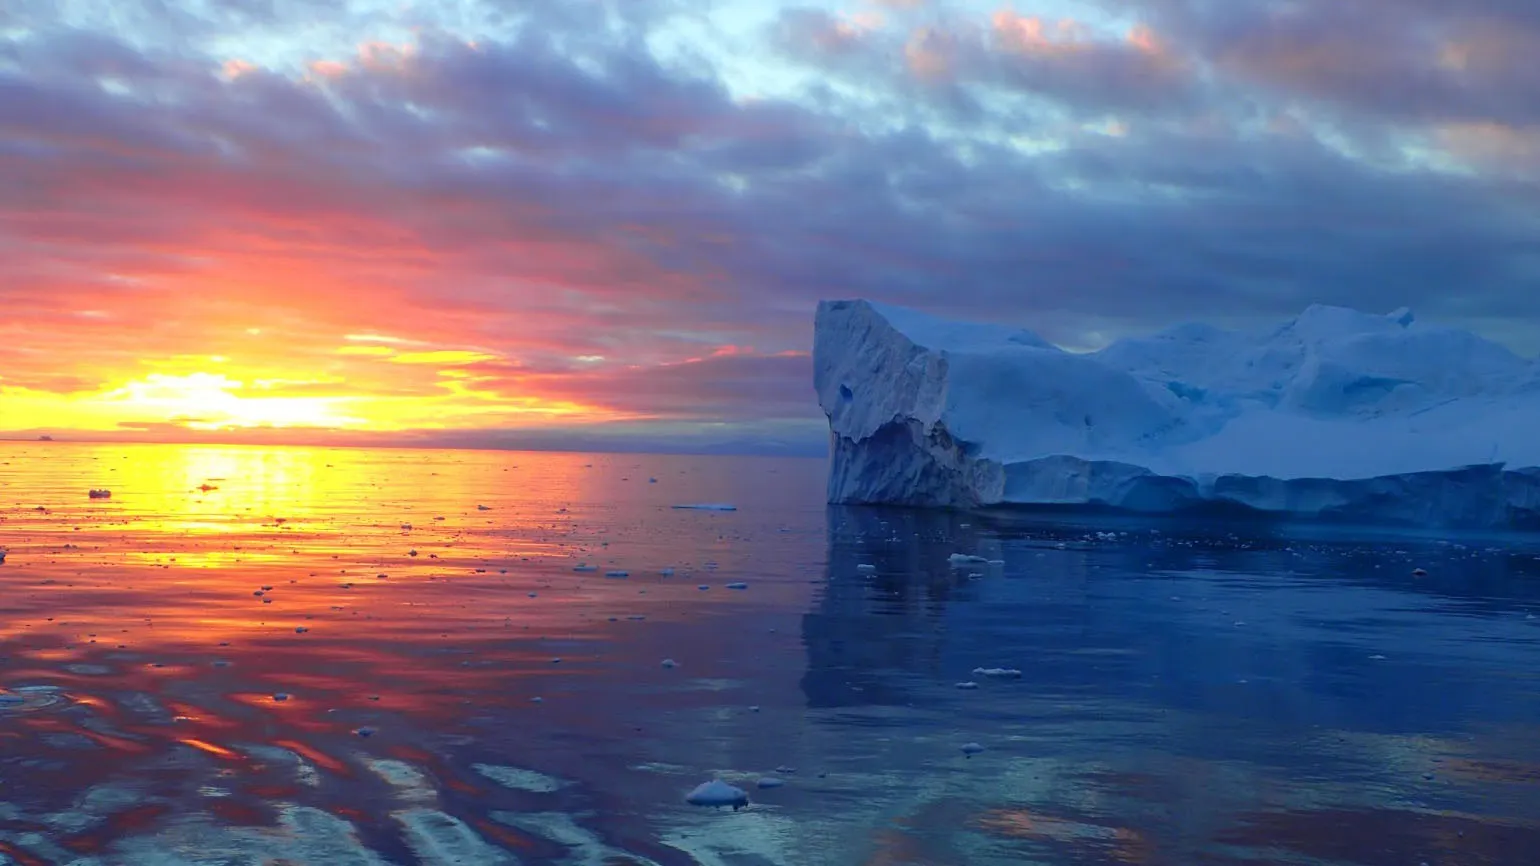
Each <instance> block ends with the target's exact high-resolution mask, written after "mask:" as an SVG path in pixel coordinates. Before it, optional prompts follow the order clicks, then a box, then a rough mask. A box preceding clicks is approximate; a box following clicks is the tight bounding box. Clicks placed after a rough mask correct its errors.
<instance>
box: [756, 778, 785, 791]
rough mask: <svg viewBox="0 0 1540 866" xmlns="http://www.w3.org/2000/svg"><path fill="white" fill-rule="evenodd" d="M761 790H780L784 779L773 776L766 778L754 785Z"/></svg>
mask: <svg viewBox="0 0 1540 866" xmlns="http://www.w3.org/2000/svg"><path fill="white" fill-rule="evenodd" d="M754 784H755V785H757V786H759V787H761V788H780V787H783V786H784V785H785V784H786V780H785V779H777V778H775V777H774V776H766V777H765V778H763V779H760V780H759V781H758V782H755V783H754Z"/></svg>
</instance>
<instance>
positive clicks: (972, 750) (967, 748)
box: [962, 743, 984, 758]
mask: <svg viewBox="0 0 1540 866" xmlns="http://www.w3.org/2000/svg"><path fill="white" fill-rule="evenodd" d="M982 751H984V747H983V746H981V745H979V744H978V743H963V745H962V753H963V754H964V755H966V756H967V757H970V758H971V757H973V756H974V755H977V754H978V753H979V752H982Z"/></svg>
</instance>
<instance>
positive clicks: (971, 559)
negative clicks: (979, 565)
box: [946, 553, 989, 566]
mask: <svg viewBox="0 0 1540 866" xmlns="http://www.w3.org/2000/svg"><path fill="white" fill-rule="evenodd" d="M946 561H947V562H949V563H951V564H952V565H954V566H963V565H970V564H972V563H976V562H988V561H989V560H987V559H985V558H984V557H982V556H973V555H972V554H968V553H954V554H952V555H951V556H948V557H947V558H946Z"/></svg>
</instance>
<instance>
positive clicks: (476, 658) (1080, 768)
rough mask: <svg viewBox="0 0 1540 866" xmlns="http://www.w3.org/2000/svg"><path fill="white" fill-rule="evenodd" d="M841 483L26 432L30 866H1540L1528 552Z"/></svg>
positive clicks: (17, 672)
mask: <svg viewBox="0 0 1540 866" xmlns="http://www.w3.org/2000/svg"><path fill="white" fill-rule="evenodd" d="M822 485H823V465H822V463H821V462H820V461H798V460H775V459H763V460H756V459H740V458H733V459H726V458H678V457H651V456H636V455H563V454H518V453H479V452H433V451H384V450H328V449H314V450H306V449H254V448H253V449H247V448H224V447H164V446H87V445H71V444H64V443H50V444H44V443H35V444H34V443H25V444H19V443H10V444H0V549H6V550H7V551H8V555H7V557H6V560H5V562H4V564H3V565H0V690H4V691H0V863H20V864H53V863H73V864H82V866H84V864H138V863H144V864H221V866H223V864H299V863H303V864H385V863H394V864H414V863H422V864H450V863H460V864H519V863H523V864H547V863H571V864H584V866H622V864H633V866H634V864H656V866H672V864H733V866H740V864H742V866H768V864H787V866H803V864H836V866H857V864H865V866H879V864H881V866H898V864H927V866H955V864H1100V863H1129V864H1173V866H1185V864H1199V866H1201V864H1259V863H1289V864H1295V863H1297V864H1368V866H1382V864H1383V866H1391V864H1395V866H1401V864H1406V866H1416V864H1419V863H1427V864H1430V866H1431V864H1448V866H1453V864H1460V866H1470V864H1516V866H1517V864H1534V863H1540V620H1537V617H1540V541H1537V540H1536V539H1533V538H1529V539H1525V538H1435V537H1396V536H1389V535H1382V536H1380V537H1377V538H1374V537H1368V536H1366V535H1364V534H1361V533H1360V534H1358V535H1357V536H1356V537H1354V536H1351V535H1349V534H1347V533H1342V532H1338V533H1334V534H1326V533H1315V534H1313V535H1312V534H1303V535H1301V534H1294V535H1290V536H1285V535H1279V534H1270V533H1267V532H1264V531H1262V530H1261V529H1260V528H1258V527H1236V526H1219V525H1196V526H1184V525H1178V524H1171V523H1123V524H1118V523H1100V524H1097V525H1089V524H1082V525H1075V524H1072V523H1064V522H1059V523H1050V522H1045V521H1044V520H1042V519H1040V518H1033V519H1028V518H1025V517H1022V516H1015V517H1006V516H1000V515H994V516H991V515H972V516H966V515H947V514H930V513H920V512H909V511H900V510H893V511H888V510H876V509H828V508H826V507H825V506H824V505H823V503H822ZM93 487H105V488H110V489H111V490H112V493H113V495H112V498H111V499H110V500H90V499H88V498H87V496H86V492H87V490H88V489H90V488H93ZM200 488H209V489H200ZM697 502H730V503H733V504H736V505H737V506H738V509H739V510H737V511H735V512H717V511H701V510H679V509H674V508H671V507H670V506H671V505H676V504H685V503H697ZM954 554H961V555H964V556H971V557H978V558H979V559H980V560H982V561H973V562H954V561H951V560H950V559H949V558H950V557H953V555H954ZM579 566H585V567H592V568H593V569H594V570H591V571H590V570H575V569H577V568H578V567H579ZM665 569H672V573H671V574H665ZM1414 569H1422V570H1424V571H1426V572H1427V573H1426V574H1425V575H1419V574H1414ZM609 572H625V576H620V575H619V574H615V575H613V576H611V575H609V574H608V573H609ZM734 584H742V585H744V586H743V588H730V585H734ZM665 659H667V660H672V661H673V662H674V663H675V664H674V665H672V666H669V665H665V664H664V660H665ZM977 668H1005V669H1015V670H1019V671H1020V672H1021V676H1020V677H1019V678H1015V677H1000V676H987V675H985V674H982V673H975V669H977ZM966 683H973V684H975V685H976V687H972V688H964V687H959V684H966ZM970 743H972V744H978V745H979V746H982V747H983V751H982V752H979V753H977V754H975V755H973V756H971V757H969V756H968V755H966V754H965V753H964V751H963V749H962V747H963V746H964V745H966V744H970ZM712 778H721V779H724V780H726V781H728V782H731V783H733V784H735V785H738V786H739V787H742V788H744V789H746V790H748V791H749V794H750V797H751V799H752V800H753V804H752V805H751V806H750V808H748V809H746V810H743V811H739V812H732V811H727V810H723V811H712V810H709V809H700V808H695V807H691V806H688V805H686V804H685V803H684V801H683V800H684V795H685V793H686V792H688V791H689V790H690V789H691V788H693V787H694V786H695V785H697V784H699V783H700V782H702V781H706V780H708V779H712ZM767 778H773V779H778V780H780V781H781V782H782V783H783V784H782V785H781V786H779V787H772V788H760V787H758V785H759V780H761V779H767Z"/></svg>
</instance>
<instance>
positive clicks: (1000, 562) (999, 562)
mask: <svg viewBox="0 0 1540 866" xmlns="http://www.w3.org/2000/svg"><path fill="white" fill-rule="evenodd" d="M989 564H990V565H992V566H995V567H996V568H998V567H1000V566H1002V565H1005V560H1003V559H991V560H989Z"/></svg>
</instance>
